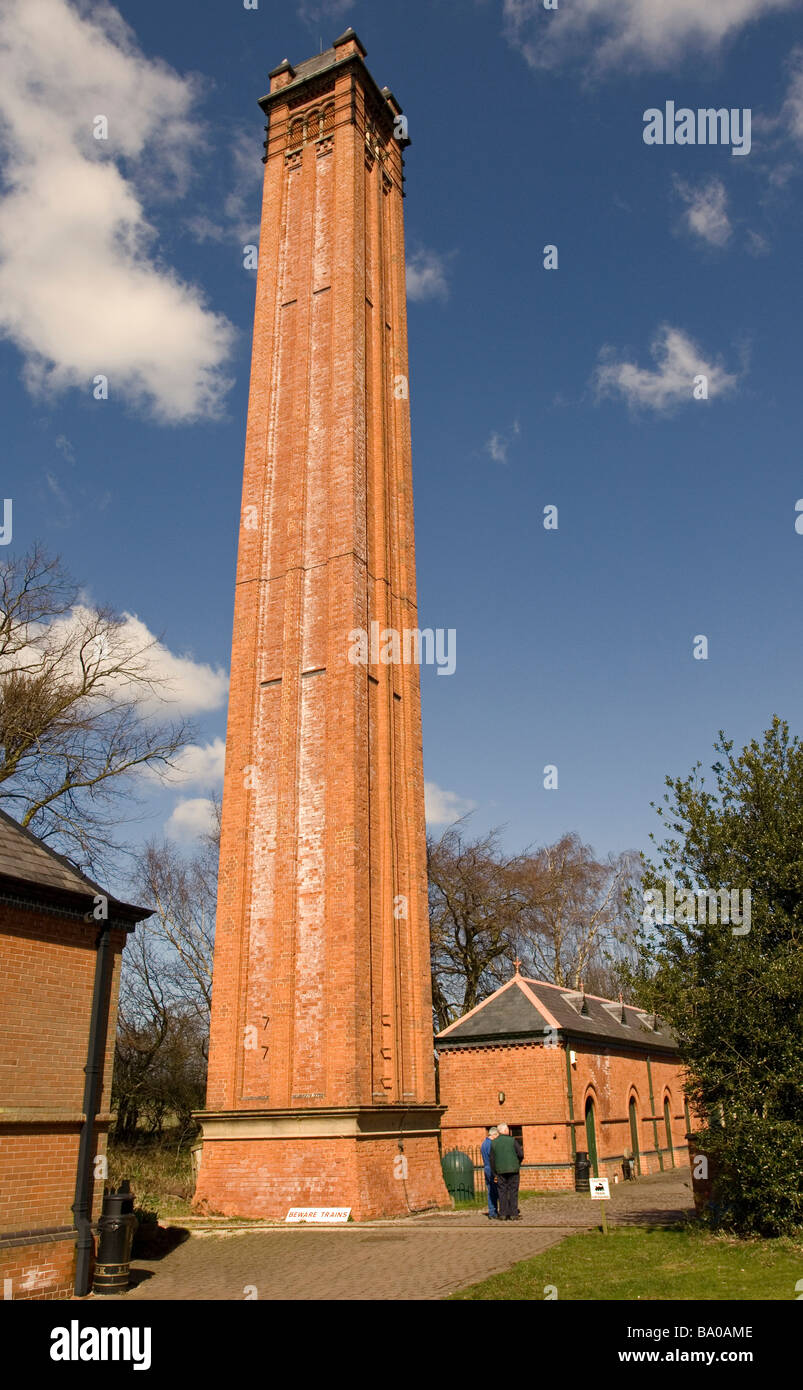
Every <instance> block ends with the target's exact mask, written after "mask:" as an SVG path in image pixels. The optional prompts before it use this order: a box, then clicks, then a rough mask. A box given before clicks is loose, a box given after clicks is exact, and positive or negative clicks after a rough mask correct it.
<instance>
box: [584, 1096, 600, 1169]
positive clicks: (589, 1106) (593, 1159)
mask: <svg viewBox="0 0 803 1390" xmlns="http://www.w3.org/2000/svg"><path fill="white" fill-rule="evenodd" d="M586 1143H587V1145H588V1159H589V1162H590V1164H591V1174H592V1176H593V1177H595V1178H598V1177H599V1161H598V1159H597V1126H596V1123H595V1120H594V1097H593V1096H589V1097H588V1100H587V1101H586Z"/></svg>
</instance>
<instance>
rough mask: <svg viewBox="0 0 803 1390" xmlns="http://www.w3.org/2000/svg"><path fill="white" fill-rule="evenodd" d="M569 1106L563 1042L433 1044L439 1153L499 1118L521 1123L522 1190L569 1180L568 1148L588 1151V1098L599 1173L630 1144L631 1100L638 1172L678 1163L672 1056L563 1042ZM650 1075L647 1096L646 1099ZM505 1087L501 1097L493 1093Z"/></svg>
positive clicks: (680, 1143)
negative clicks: (570, 1055)
mask: <svg viewBox="0 0 803 1390" xmlns="http://www.w3.org/2000/svg"><path fill="white" fill-rule="evenodd" d="M570 1047H571V1050H572V1051H574V1053H575V1059H576V1060H575V1064H574V1065H573V1066H572V1067H571V1088H572V1111H573V1119H572V1116H571V1115H570V1106H569V1091H568V1082H567V1074H566V1049H565V1047H564V1046H563V1045H560V1046H558V1047H544V1046H542V1045H540V1044H536V1043H521V1044H508V1045H497V1046H482V1047H480V1046H477V1047H468V1048H451V1049H449V1048H440V1049H439V1070H440V1098H441V1104H442V1105H445V1106H446V1113H445V1114H444V1117H443V1120H442V1123H441V1130H442V1136H443V1151H444V1153H445V1152H446V1151H447V1150H448V1149H450V1148H455V1147H456V1148H466V1147H469V1146H475V1145H478V1144H480V1143H482V1140H483V1139H484V1138H485V1133H486V1131H485V1127H486V1125H490V1124H498V1123H499V1122H500V1121H502V1120H504V1121H505V1122H506V1123H508V1124H510V1125H521V1126H522V1139H523V1144H524V1160H525V1165H526V1172H525V1173H524V1174H523V1176H522V1182H523V1183H524V1185H525V1186H527V1187H530V1188H552V1187H573V1186H574V1154H575V1148H573V1146H572V1136H573V1135H574V1139H575V1147H576V1149H577V1150H580V1149H585V1150H587V1149H588V1143H587V1140H586V1127H585V1110H586V1102H587V1100H588V1099H589V1098H591V1099H592V1100H593V1104H594V1110H595V1120H596V1126H595V1129H596V1138H597V1155H598V1159H599V1171H600V1174H601V1175H602V1176H606V1175H609V1176H611V1177H613V1175H614V1173H621V1162H622V1155H623V1153H624V1150H625V1148H630V1147H631V1144H630V1126H629V1118H628V1115H629V1112H628V1105H629V1101H630V1098H631V1096H633V1097H634V1098H635V1101H636V1110H637V1119H638V1128H639V1148H640V1154H641V1171H642V1172H644V1173H652V1172H658V1171H659V1170H660V1169H662V1168H664V1167H670V1166H671V1165H672V1163H673V1161H674V1163H675V1164H679V1163H685V1162H686V1159H687V1151H686V1140H685V1134H686V1119H685V1113H684V1106H683V1100H684V1094H683V1079H682V1068H681V1066H680V1063H679V1062H678V1060H677V1058H674V1057H663V1056H660V1055H657V1054H652V1055H651V1056H650V1067H649V1073H650V1074H648V1066H647V1058H648V1054H647V1052H646V1051H641V1052H636V1051H634V1052H632V1053H625V1052H624V1051H622V1052H617V1050H616V1049H615V1048H611V1049H604V1048H601V1047H599V1046H597V1047H596V1048H595V1047H594V1045H590V1044H588V1043H574V1044H571V1045H570ZM650 1077H651V1080H652V1096H653V1103H651V1102H650ZM500 1091H501V1092H504V1096H505V1099H504V1103H502V1104H500V1102H499V1098H498V1097H499V1092H500ZM665 1096H667V1097H668V1098H669V1100H670V1130H671V1144H670V1143H669V1141H668V1139H667V1135H666V1128H665V1122H664V1113H663V1103H664V1097H665Z"/></svg>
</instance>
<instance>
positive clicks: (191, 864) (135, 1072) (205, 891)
mask: <svg viewBox="0 0 803 1390" xmlns="http://www.w3.org/2000/svg"><path fill="white" fill-rule="evenodd" d="M213 806H214V808H215V821H216V824H215V826H214V828H213V830H212V832H210V834H208V835H205V836H203V837H201V840H200V842H199V845H198V848H197V849H196V851H195V853H193V854H192V855H190V856H184V855H182V854H181V853H180V852H179V850H178V848H177V847H176V846H175V845H174V844H172V843H171V842H170V841H165V842H163V843H161V844H159V843H157V842H156V841H152V842H151V843H150V844H148V845H146V846H145V847H144V849H143V850H142V852H141V854H140V856H139V858H138V860H137V864H136V867H135V870H134V874H133V876H132V887H133V889H134V891H135V894H136V896H137V897H138V899H139V898H141V899H142V900H143V901H147V902H148V904H149V905H153V906H154V908H155V911H154V915H153V916H152V917H151V918H150V919H149V920H148V921H147V922H143V923H141V924H140V926H139V927H138V928H137V931H136V932H135V933H134V934H133V939H129V942H128V944H127V945H126V949H125V952H124V955H123V968H122V976H121V980H120V1007H119V1012H118V1028H117V1046H116V1052H115V1069H114V1100H113V1103H114V1106H115V1108H116V1110H117V1115H118V1120H117V1127H116V1134H117V1137H118V1138H126V1139H131V1138H133V1137H134V1135H135V1134H136V1132H137V1130H138V1127H139V1126H141V1125H142V1124H144V1125H145V1127H146V1128H147V1129H148V1130H149V1131H150V1132H151V1133H158V1134H160V1133H161V1129H162V1124H163V1122H164V1120H165V1118H167V1117H170V1118H171V1119H175V1120H176V1121H177V1123H178V1125H179V1129H180V1132H181V1134H182V1135H183V1136H186V1135H187V1134H188V1133H190V1132H191V1131H193V1130H194V1125H193V1123H192V1120H191V1113H192V1111H193V1110H194V1109H197V1108H198V1107H199V1106H200V1105H202V1104H203V1098H204V1084H205V1077H206V1061H207V1055H208V1047H209V1011H210V1007H211V998H212V956H213V951H214V932H215V898H216V893H217V861H218V847H219V837H220V803H219V802H217V801H213Z"/></svg>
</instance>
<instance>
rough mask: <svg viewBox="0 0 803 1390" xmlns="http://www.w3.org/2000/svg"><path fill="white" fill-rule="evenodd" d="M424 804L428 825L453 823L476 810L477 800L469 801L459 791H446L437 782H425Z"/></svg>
mask: <svg viewBox="0 0 803 1390" xmlns="http://www.w3.org/2000/svg"><path fill="white" fill-rule="evenodd" d="M424 804H425V807H426V816H427V824H428V825H451V824H452V823H453V822H454V821H456V820H459V819H460V817H461V816H465V815H466V814H467V813H468V812H469V811H474V810H476V806H477V803H476V801H467V800H466V798H465V797H463V796H458V795H457V792H446V791H444V790H443V789H442V788H441V787H439V786H438V785H437V784H436V783H435V782H425V783H424Z"/></svg>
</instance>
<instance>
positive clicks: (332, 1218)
mask: <svg viewBox="0 0 803 1390" xmlns="http://www.w3.org/2000/svg"><path fill="white" fill-rule="evenodd" d="M350 1215H351V1207H291V1208H290V1210H289V1211H288V1213H287V1215H286V1217H285V1218H284V1219H285V1222H288V1221H291V1222H293V1223H295V1224H297V1225H298V1224H301V1223H305V1224H306V1223H310V1224H312V1225H315V1226H337V1225H340V1224H341V1222H344V1221H348V1219H349V1217H350Z"/></svg>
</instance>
